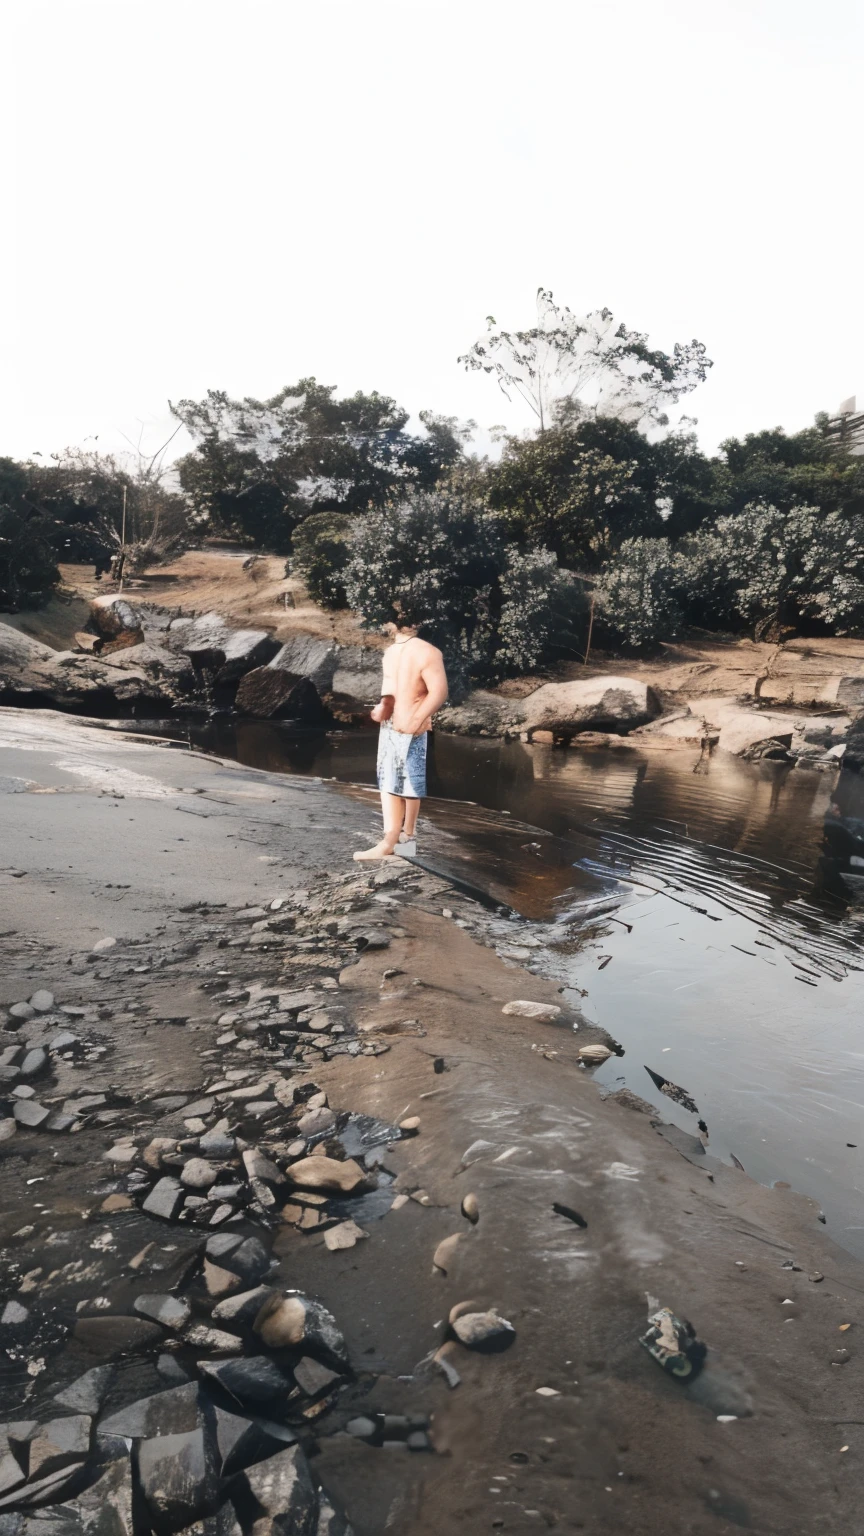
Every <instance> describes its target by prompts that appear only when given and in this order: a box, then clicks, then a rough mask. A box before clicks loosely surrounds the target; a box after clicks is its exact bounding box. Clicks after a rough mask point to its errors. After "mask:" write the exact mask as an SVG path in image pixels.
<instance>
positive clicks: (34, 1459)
mask: <svg viewBox="0 0 864 1536" xmlns="http://www.w3.org/2000/svg"><path fill="white" fill-rule="evenodd" d="M92 1423H93V1421H92V1419H91V1417H90V1415H89V1413H75V1414H71V1415H70V1416H69V1417H68V1418H64V1419H49V1420H48V1422H47V1424H40V1426H39V1428H38V1430H37V1431H36V1433H35V1434H34V1436H33V1438H32V1440H31V1441H30V1479H31V1481H32V1479H33V1478H42V1477H47V1476H49V1474H50V1473H52V1472H57V1471H59V1469H60V1468H61V1467H66V1466H68V1465H69V1463H70V1462H72V1461H84V1460H86V1458H87V1456H89V1454H90V1431H91V1427H92Z"/></svg>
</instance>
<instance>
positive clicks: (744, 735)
mask: <svg viewBox="0 0 864 1536" xmlns="http://www.w3.org/2000/svg"><path fill="white" fill-rule="evenodd" d="M795 726H796V721H795V717H794V716H793V715H779V714H778V715H774V714H769V713H768V712H767V711H761V710H747V709H739V710H735V711H730V712H729V713H728V714H726V715H725V716H724V718H723V720H722V722H721V725H720V738H719V741H718V746H719V748H720V750H721V752H731V753H733V754H734V756H735V757H745V756H746V757H756V756H762V755H763V754H764V753H765V752H766V751H769V750H774V749H775V748H776V751H777V753H778V754H779V753H780V751H781V750H782V749H787V750H788V748H789V747H791V745H792V737H793V735H794V733H795Z"/></svg>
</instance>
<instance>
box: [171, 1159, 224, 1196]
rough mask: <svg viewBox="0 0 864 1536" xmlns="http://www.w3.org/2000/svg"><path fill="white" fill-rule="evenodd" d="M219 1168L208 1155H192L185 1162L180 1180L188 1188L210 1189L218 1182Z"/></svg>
mask: <svg viewBox="0 0 864 1536" xmlns="http://www.w3.org/2000/svg"><path fill="white" fill-rule="evenodd" d="M216 1174H217V1170H216V1169H215V1168H214V1167H213V1164H212V1163H210V1162H208V1161H207V1159H206V1157H190V1159H189V1161H188V1163H184V1164H183V1169H182V1172H181V1174H180V1182H181V1184H184V1185H185V1187H186V1188H187V1189H210V1188H211V1187H212V1186H213V1185H214V1184H215V1183H216Z"/></svg>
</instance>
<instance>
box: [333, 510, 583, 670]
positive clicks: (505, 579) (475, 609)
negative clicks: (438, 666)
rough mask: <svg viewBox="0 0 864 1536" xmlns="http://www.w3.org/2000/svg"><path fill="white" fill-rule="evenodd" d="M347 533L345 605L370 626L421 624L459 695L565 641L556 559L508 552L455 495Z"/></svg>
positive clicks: (487, 516)
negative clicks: (351, 535) (350, 535)
mask: <svg viewBox="0 0 864 1536" xmlns="http://www.w3.org/2000/svg"><path fill="white" fill-rule="evenodd" d="M355 528H356V531H355V534H354V538H353V542H352V548H351V558H350V561H349V563H348V566H347V568H346V572H345V590H346V594H347V598H348V602H349V604H350V606H351V607H352V608H355V609H357V610H358V611H359V612H360V614H361V616H362V618H363V620H364V622H365V623H366V624H367V625H368V626H370V627H371V626H376V625H381V624H385V623H388V622H392V621H393V620H395V619H400V620H401V621H402V622H403V623H406V624H417V625H421V626H423V632H424V633H426V634H428V635H429V637H430V639H434V640H435V642H436V644H438V645H440V646H441V649H442V650H443V651H444V654H445V656H446V658H447V666H448V671H449V673H450V675H451V681H452V682H453V683H454V685H455V688H456V689H457V690H458V688H459V687H460V685H463V686H464V684H465V683H466V682H467V681H468V680H469V679H474V680H475V681H485V682H492V681H495V680H497V679H498V678H500V677H503V676H505V675H506V674H507V673H511V672H516V671H519V670H520V668H523V667H525V666H533V665H535V664H536V662H537V661H539V660H541V659H542V657H543V656H544V654H548V653H549V652H550V650H551V648H552V646H553V643H554V642H555V641H556V632H557V631H559V630H561V631H562V635H563V628H562V625H561V624H560V622H559V621H560V614H561V612H562V611H563V610H564V609H565V608H566V607H567V603H568V599H569V600H571V607H572V608H574V609H575V608H577V607H578V596H574V595H573V594H574V590H575V583H573V582H572V578H568V576H567V575H566V573H564V572H561V571H559V570H558V567H557V565H556V562H555V557H554V555H552V554H550V553H549V551H548V550H532V551H528V552H527V553H526V552H525V551H522V550H520V549H518V548H517V546H516V545H515V544H508V543H507V541H506V538H505V530H504V525H503V523H502V522H501V520H500V519H499V518H498V517H496V516H494V515H493V514H491V513H489V512H487V511H486V510H485V509H484V507H483V505H482V504H481V503H479V502H478V501H476V500H473V499H472V498H470V497H468V496H464V495H462V494H459V493H457V492H454V491H440V490H436V491H425V492H424V491H412V492H409V493H407V494H406V495H405V496H404V497H402V498H401V499H400V500H399V501H397V502H393V503H391V504H390V505H388V506H386V507H384V508H383V509H381V510H380V511H373V512H370V513H368V514H367V515H366V517H364V518H362V519H360V520H359V521H358V522H357V523H356V525H355ZM556 615H557V617H556ZM562 635H557V639H561V638H562Z"/></svg>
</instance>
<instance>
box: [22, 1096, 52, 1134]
mask: <svg viewBox="0 0 864 1536" xmlns="http://www.w3.org/2000/svg"><path fill="white" fill-rule="evenodd" d="M12 1113H13V1115H14V1116H15V1119H16V1120H17V1121H18V1124H19V1125H25V1126H27V1127H28V1129H30V1130H37V1129H38V1128H39V1126H40V1125H44V1124H45V1121H46V1120H48V1119H50V1117H51V1111H50V1109H46V1108H45V1106H44V1104H40V1103H38V1101H37V1100H36V1099H19V1100H18V1103H17V1104H16V1105H15V1108H14V1109H13V1111H12Z"/></svg>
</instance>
